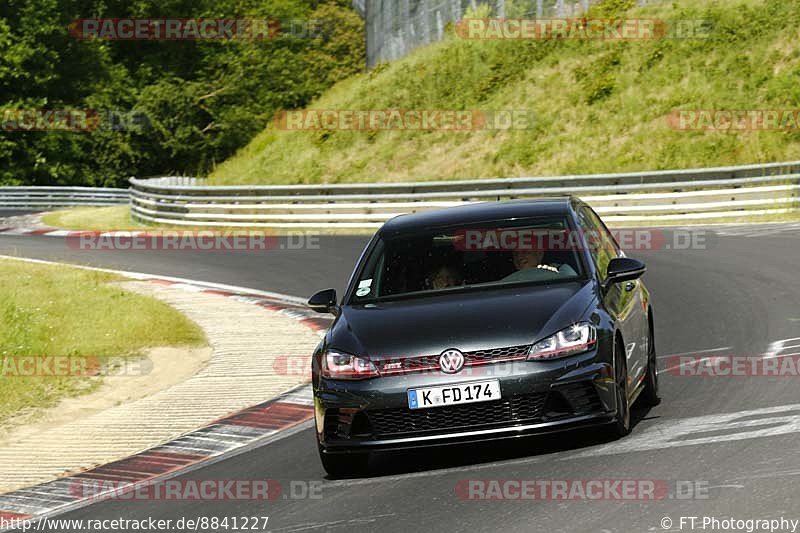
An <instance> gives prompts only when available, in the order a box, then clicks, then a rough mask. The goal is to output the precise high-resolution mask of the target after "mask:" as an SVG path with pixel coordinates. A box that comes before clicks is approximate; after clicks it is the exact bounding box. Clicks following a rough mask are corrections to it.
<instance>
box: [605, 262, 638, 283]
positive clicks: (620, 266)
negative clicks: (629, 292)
mask: <svg viewBox="0 0 800 533" xmlns="http://www.w3.org/2000/svg"><path fill="white" fill-rule="evenodd" d="M645 272H647V266H646V265H645V264H644V263H642V262H641V261H638V260H636V259H631V258H629V257H617V258H615V259H612V260H611V262H610V263H608V269H607V270H606V279H605V281H603V288H608V287H610V286H611V285H613V284H614V283H621V282H623V281H632V280H635V279H639V278H641V277H642V276H643V275H644V273H645Z"/></svg>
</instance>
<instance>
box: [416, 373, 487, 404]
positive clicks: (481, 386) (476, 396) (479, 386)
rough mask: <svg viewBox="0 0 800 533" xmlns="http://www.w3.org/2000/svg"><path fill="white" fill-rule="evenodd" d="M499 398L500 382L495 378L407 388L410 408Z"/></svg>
mask: <svg viewBox="0 0 800 533" xmlns="http://www.w3.org/2000/svg"><path fill="white" fill-rule="evenodd" d="M499 399H500V382H499V381H498V380H496V379H494V380H491V381H473V382H471V383H458V384H455V385H442V386H441V387H430V388H425V389H409V390H408V407H409V408H411V409H426V408H428V407H442V406H445V405H459V404H464V403H477V402H490V401H492V400H499Z"/></svg>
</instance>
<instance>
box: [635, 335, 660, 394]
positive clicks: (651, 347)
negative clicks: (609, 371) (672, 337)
mask: <svg viewBox="0 0 800 533" xmlns="http://www.w3.org/2000/svg"><path fill="white" fill-rule="evenodd" d="M649 335H650V337H649V338H648V348H647V375H645V377H644V390H642V394H641V396H639V398H640V402H641V404H642V405H643V406H644V407H655V406H656V405H658V404H660V403H661V398H660V397H659V395H658V368H657V366H656V365H657V359H656V345H655V335H654V334H653V328H652V327H650V333H649Z"/></svg>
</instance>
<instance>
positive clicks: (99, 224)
mask: <svg viewBox="0 0 800 533" xmlns="http://www.w3.org/2000/svg"><path fill="white" fill-rule="evenodd" d="M42 222H44V223H45V224H47V225H48V226H53V227H54V228H60V229H74V230H85V231H113V230H117V231H129V230H130V231H134V230H145V229H148V228H149V227H150V226H146V225H144V224H140V223H138V222H136V221H135V220H133V219H132V218H131V210H130V207H128V206H127V205H115V206H112V207H75V208H71V209H62V210H59V211H52V212H50V213H45V215H44V216H42Z"/></svg>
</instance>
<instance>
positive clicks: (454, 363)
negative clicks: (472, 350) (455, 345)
mask: <svg viewBox="0 0 800 533" xmlns="http://www.w3.org/2000/svg"><path fill="white" fill-rule="evenodd" d="M439 366H440V367H441V368H442V372H444V373H445V374H455V373H456V372H459V371H461V369H462V368H464V354H463V353H461V352H460V351H458V350H445V351H444V352H442V355H440V356H439Z"/></svg>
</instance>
